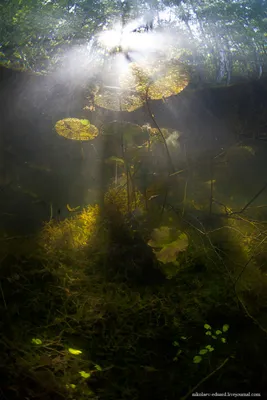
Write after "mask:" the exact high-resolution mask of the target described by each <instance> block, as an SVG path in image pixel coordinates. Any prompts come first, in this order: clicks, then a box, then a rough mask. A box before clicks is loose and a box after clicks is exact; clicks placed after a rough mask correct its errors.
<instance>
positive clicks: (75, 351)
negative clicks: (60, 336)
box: [68, 348, 82, 356]
mask: <svg viewBox="0 0 267 400" xmlns="http://www.w3.org/2000/svg"><path fill="white" fill-rule="evenodd" d="M68 350H69V353H70V354H73V355H74V356H78V355H79V354H82V351H81V350H75V349H71V348H69V349H68Z"/></svg>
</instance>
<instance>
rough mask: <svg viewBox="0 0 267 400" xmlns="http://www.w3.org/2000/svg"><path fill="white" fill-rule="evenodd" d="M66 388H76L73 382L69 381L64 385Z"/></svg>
mask: <svg viewBox="0 0 267 400" xmlns="http://www.w3.org/2000/svg"><path fill="white" fill-rule="evenodd" d="M66 388H67V389H73V390H74V389H76V385H74V383H71V384H69V385H68V384H67V385H66Z"/></svg>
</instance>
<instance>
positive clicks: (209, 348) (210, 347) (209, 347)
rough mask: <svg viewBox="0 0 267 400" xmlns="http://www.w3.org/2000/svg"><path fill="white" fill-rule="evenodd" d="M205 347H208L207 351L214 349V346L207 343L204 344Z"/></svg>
mask: <svg viewBox="0 0 267 400" xmlns="http://www.w3.org/2000/svg"><path fill="white" fill-rule="evenodd" d="M206 349H208V351H213V350H214V347H212V346H211V345H210V344H208V345H207V346H206Z"/></svg>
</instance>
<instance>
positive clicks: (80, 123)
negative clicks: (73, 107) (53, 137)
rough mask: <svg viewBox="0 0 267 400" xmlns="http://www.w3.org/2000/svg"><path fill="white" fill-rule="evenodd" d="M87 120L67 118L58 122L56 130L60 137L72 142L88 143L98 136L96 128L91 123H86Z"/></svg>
mask: <svg viewBox="0 0 267 400" xmlns="http://www.w3.org/2000/svg"><path fill="white" fill-rule="evenodd" d="M84 121H87V120H80V119H78V118H65V119H61V120H59V121H57V123H56V125H55V130H56V132H57V134H58V135H60V136H63V137H65V138H66V139H71V140H80V141H88V140H93V139H94V138H95V137H96V136H97V135H98V129H97V127H96V126H94V125H91V124H90V122H89V121H88V123H86V124H85V123H84Z"/></svg>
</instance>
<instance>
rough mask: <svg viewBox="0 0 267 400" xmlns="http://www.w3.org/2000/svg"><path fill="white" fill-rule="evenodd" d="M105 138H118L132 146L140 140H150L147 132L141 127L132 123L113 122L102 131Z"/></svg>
mask: <svg viewBox="0 0 267 400" xmlns="http://www.w3.org/2000/svg"><path fill="white" fill-rule="evenodd" d="M102 135H103V136H113V137H114V136H116V137H118V138H123V141H124V142H125V143H127V144H132V143H134V142H136V141H138V139H139V138H140V139H141V140H142V141H143V142H144V141H146V140H148V133H147V130H145V129H143V128H142V127H141V126H140V125H137V124H132V123H130V122H119V121H112V122H109V123H108V124H106V125H105V126H104V128H103V131H102Z"/></svg>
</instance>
